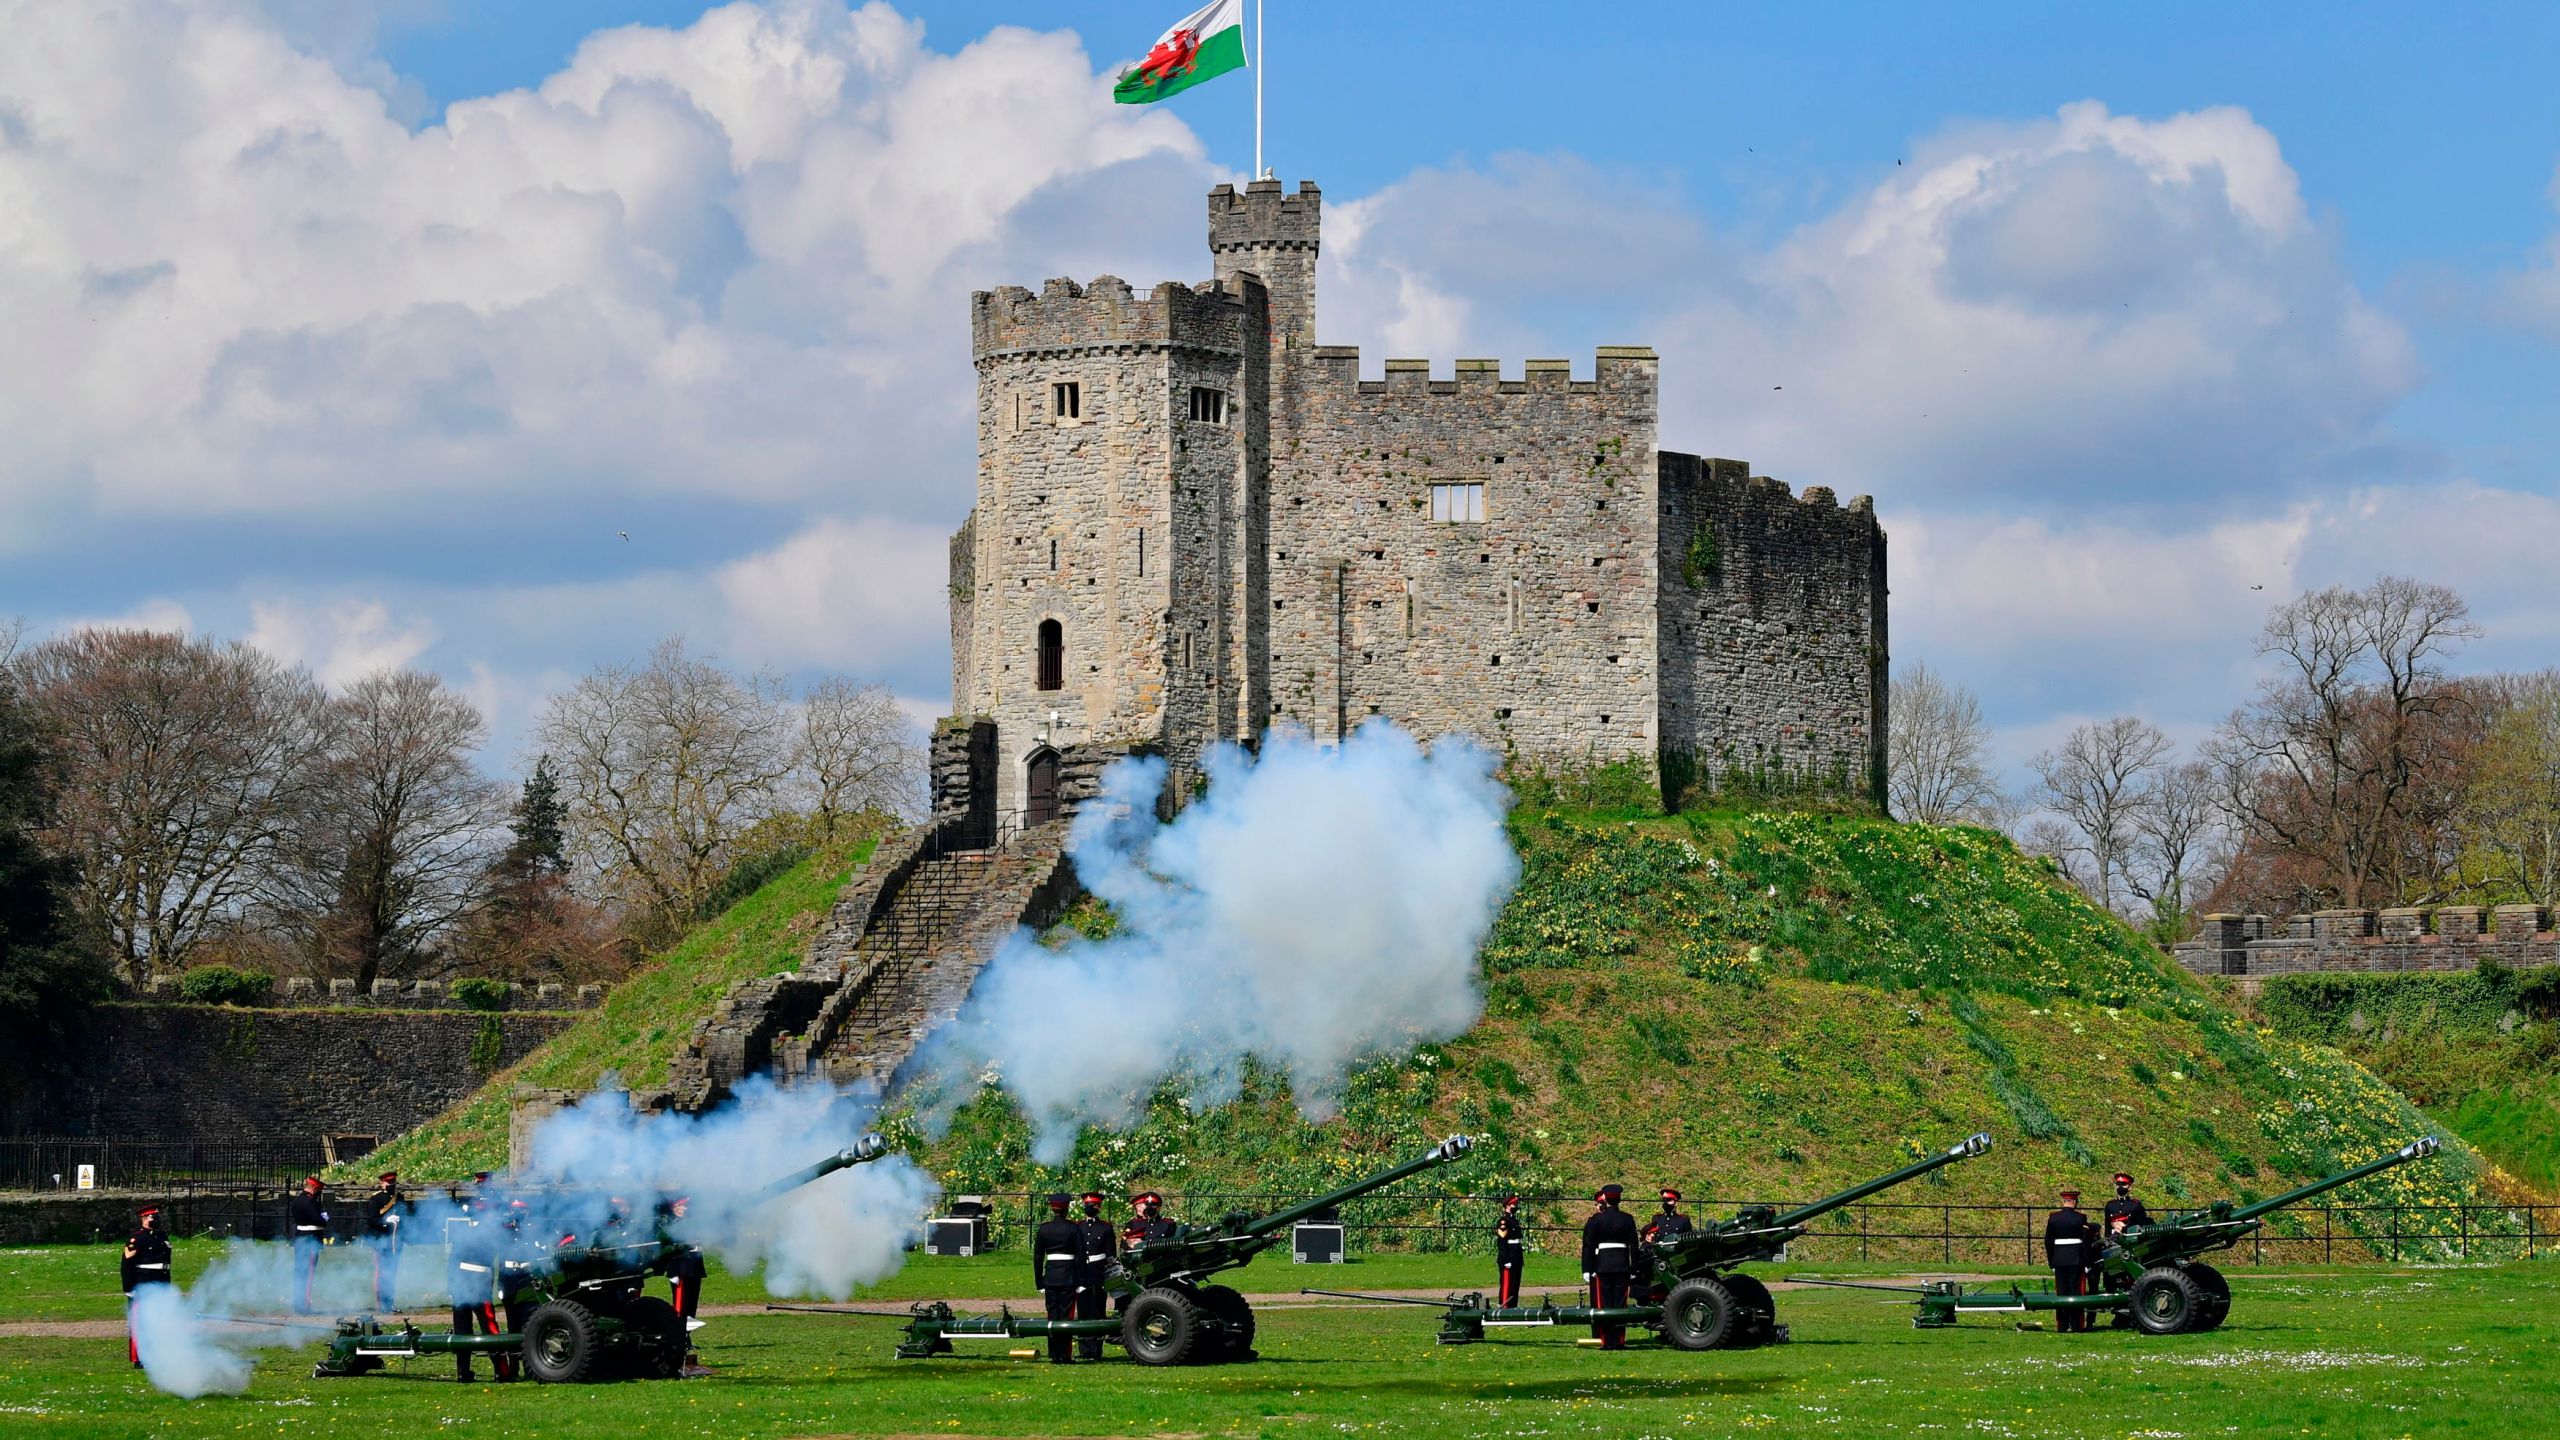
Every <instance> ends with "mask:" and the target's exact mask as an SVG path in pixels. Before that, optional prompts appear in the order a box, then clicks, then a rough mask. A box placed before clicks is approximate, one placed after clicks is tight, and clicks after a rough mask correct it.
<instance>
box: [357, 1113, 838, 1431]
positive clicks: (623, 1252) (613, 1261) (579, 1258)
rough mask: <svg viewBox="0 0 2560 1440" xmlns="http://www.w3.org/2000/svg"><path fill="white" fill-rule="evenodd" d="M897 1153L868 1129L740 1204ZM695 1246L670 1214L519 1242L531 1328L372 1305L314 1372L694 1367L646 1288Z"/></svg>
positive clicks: (672, 1322)
mask: <svg viewBox="0 0 2560 1440" xmlns="http://www.w3.org/2000/svg"><path fill="white" fill-rule="evenodd" d="M888 1153H889V1146H888V1143H887V1142H886V1141H884V1140H882V1139H881V1138H880V1137H879V1136H877V1135H865V1136H863V1137H862V1138H861V1140H859V1141H857V1142H856V1143H855V1144H854V1145H853V1147H852V1148H851V1149H847V1150H839V1151H837V1152H836V1153H835V1154H833V1155H830V1156H827V1157H826V1158H825V1159H823V1160H820V1161H818V1162H817V1163H815V1164H813V1165H810V1166H807V1167H806V1168H804V1169H800V1170H795V1171H793V1172H792V1173H791V1174H789V1175H785V1176H783V1177H782V1178H781V1179H779V1180H776V1181H774V1182H772V1183H771V1184H769V1185H766V1186H764V1187H762V1188H761V1189H758V1190H757V1191H755V1192H754V1193H753V1194H750V1195H748V1196H747V1197H746V1198H745V1200H744V1201H743V1202H742V1203H741V1207H740V1208H741V1209H745V1208H751V1207H753V1206H757V1205H761V1204H764V1203H765V1202H767V1201H770V1200H772V1199H774V1198H776V1197H777V1196H780V1195H782V1194H785V1193H786V1192H789V1191H792V1190H797V1189H799V1188H800V1187H801V1186H803V1185H806V1184H809V1183H810V1182H812V1181H815V1180H819V1179H823V1178H824V1177H826V1176H829V1175H832V1174H834V1173H835V1172H837V1171H839V1170H847V1169H851V1168H852V1167H854V1166H856V1165H862V1164H867V1163H869V1162H870V1161H873V1160H877V1159H880V1158H881V1157H882V1156H885V1155H887V1154H888ZM625 1236H629V1238H624V1237H625ZM692 1248H693V1247H692V1246H690V1245H687V1244H685V1243H684V1242H682V1241H680V1240H677V1239H675V1238H674V1237H673V1236H671V1235H669V1234H668V1233H667V1229H666V1226H665V1224H664V1222H663V1221H661V1222H660V1223H658V1224H655V1225H653V1226H652V1227H651V1228H650V1229H649V1231H648V1232H647V1233H646V1234H643V1235H631V1233H630V1232H628V1231H625V1230H617V1229H612V1228H608V1229H607V1230H606V1231H605V1232H603V1233H601V1234H598V1235H597V1236H595V1237H594V1238H592V1239H590V1240H588V1241H586V1242H585V1243H583V1244H581V1243H577V1242H576V1241H575V1240H568V1241H564V1242H563V1243H562V1244H560V1245H558V1246H554V1247H551V1248H549V1249H548V1250H543V1249H541V1248H539V1247H531V1248H530V1249H529V1251H526V1252H519V1254H520V1255H525V1254H529V1255H530V1257H531V1261H532V1264H533V1267H534V1268H533V1271H532V1283H531V1284H530V1285H528V1286H526V1287H525V1288H524V1289H522V1290H520V1291H518V1292H517V1294H516V1297H515V1303H516V1304H519V1305H531V1306H533V1307H534V1308H533V1311H532V1313H531V1314H530V1315H528V1316H526V1317H525V1325H524V1329H523V1330H522V1331H520V1332H510V1333H508V1334H504V1335H467V1334H463V1333H460V1332H458V1331H443V1330H420V1329H419V1328H418V1327H416V1326H415V1325H400V1326H392V1327H387V1328H386V1327H385V1326H384V1325H382V1324H381V1323H380V1322H379V1321H378V1320H376V1319H375V1318H374V1317H373V1316H371V1315H360V1316H352V1317H349V1318H347V1319H343V1320H340V1321H339V1322H338V1327H337V1334H336V1335H335V1336H333V1337H332V1338H331V1339H330V1341H329V1349H328V1351H327V1353H325V1354H323V1355H322V1356H321V1357H320V1361H319V1363H318V1364H317V1365H314V1366H313V1367H312V1369H311V1373H312V1375H313V1377H315V1378H326V1377H330V1376H342V1375H362V1374H364V1373H366V1372H367V1371H371V1370H379V1369H381V1368H382V1362H383V1361H385V1360H388V1359H394V1358H401V1359H407V1358H414V1357H416V1356H420V1355H451V1354H455V1353H462V1354H484V1355H488V1354H500V1353H504V1352H507V1351H518V1352H520V1353H521V1354H522V1355H523V1357H524V1368H525V1373H526V1374H528V1375H531V1376H532V1377H533V1378H534V1379H536V1380H540V1381H543V1382H545V1383H547V1384H575V1383H577V1382H580V1381H585V1380H604V1379H613V1378H618V1377H621V1376H625V1375H630V1376H639V1377H642V1378H651V1379H672V1378H674V1377H675V1376H676V1375H677V1374H678V1373H680V1372H681V1371H682V1369H683V1368H684V1358H685V1352H686V1351H687V1350H688V1349H690V1348H691V1346H690V1343H689V1342H688V1341H687V1339H686V1336H685V1323H684V1320H683V1318H682V1317H680V1316H679V1315H677V1314H676V1309H675V1307H674V1306H672V1305H670V1304H668V1303H667V1302H666V1301H664V1300H661V1299H659V1298H657V1297H656V1296H654V1295H644V1294H642V1293H641V1289H642V1287H644V1286H645V1285H646V1284H647V1283H648V1281H649V1277H651V1276H653V1275H664V1274H666V1273H668V1272H669V1270H671V1269H672V1268H673V1267H674V1265H675V1263H676V1262H677V1260H678V1259H680V1258H681V1257H682V1256H684V1255H685V1254H686V1253H687V1252H688V1251H690V1250H691V1249H692Z"/></svg>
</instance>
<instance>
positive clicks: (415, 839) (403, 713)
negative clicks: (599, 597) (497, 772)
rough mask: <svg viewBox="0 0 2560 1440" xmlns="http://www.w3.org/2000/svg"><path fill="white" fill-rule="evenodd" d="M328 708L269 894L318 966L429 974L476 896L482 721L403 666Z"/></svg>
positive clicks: (491, 832)
mask: <svg viewBox="0 0 2560 1440" xmlns="http://www.w3.org/2000/svg"><path fill="white" fill-rule="evenodd" d="M329 710H330V718H331V722H332V724H331V727H330V728H331V736H330V745H329V752H328V755H327V757H326V760H325V762H324V763H323V764H322V766H321V768H320V773H319V775H318V777H317V779H318V783H317V785H316V786H315V789H314V794H313V796H312V804H311V807H310V815H309V819H308V820H307V821H306V822H305V824H304V825H303V826H302V828H301V831H300V833H299V835H298V836H297V837H296V839H295V843H294V844H293V845H291V846H290V847H288V856H289V859H290V860H291V862H292V863H291V864H290V865H288V866H287V867H286V869H285V871H284V874H283V876H282V881H283V883H282V885H280V887H279V893H278V896H277V899H278V900H279V901H280V902H281V904H280V909H281V911H282V914H283V915H284V916H285V917H288V918H290V919H291V920H293V921H298V922H299V923H298V924H297V926H296V928H298V929H301V930H303V931H304V932H305V934H306V936H307V945H308V948H309V952H310V954H311V958H312V961H313V964H314V968H315V969H316V970H317V972H318V973H319V974H321V975H323V976H328V977H332V978H335V977H341V976H344V977H350V978H352V979H354V980H355V982H356V984H357V985H358V986H359V987H368V986H370V985H372V983H373V982H374V980H375V978H376V977H377V976H382V975H386V974H388V975H412V974H418V973H421V972H423V971H426V970H429V969H432V968H434V961H435V958H436V957H437V955H438V953H439V951H440V950H441V949H442V948H443V946H444V944H445V942H446V941H447V940H449V939H450V938H451V935H452V931H453V928H454V926H455V925H456V924H457V923H458V922H459V921H460V920H461V919H462V918H463V917H464V916H465V915H466V914H467V913H469V912H470V910H471V909H472V907H473V905H474V904H475V903H476V902H477V900H478V898H479V893H480V889H481V881H482V878H483V877H484V875H485V874H486V872H487V869H488V858H489V853H490V850H491V848H492V845H493V842H494V839H495V836H496V833H497V825H498V819H499V806H498V798H497V791H496V789H495V787H493V786H492V785H491V784H490V782H489V781H488V780H487V779H486V778H485V777H483V776H482V775H481V774H480V773H479V771H478V770H477V769H476V768H475V767H474V765H473V763H472V756H473V753H474V752H475V751H477V750H478V749H479V747H480V744H481V741H482V740H483V739H484V738H485V737H486V736H487V734H488V725H487V723H486V722H485V721H483V720H482V719H481V718H480V712H479V711H478V710H477V709H476V708H474V707H473V706H472V704H471V702H470V701H468V700H466V699H464V698H462V697H461V696H459V695H456V694H454V693H453V692H452V691H450V690H447V689H446V688H444V685H443V683H442V682H441V681H439V680H437V679H436V677H434V676H432V675H427V674H422V673H420V672H418V671H415V670H402V671H396V672H387V673H382V674H376V675H371V676H367V677H366V678H365V679H362V680H359V681H357V682H356V683H355V684H354V685H353V686H351V687H349V688H348V690H347V691H346V693H345V694H343V695H341V696H339V697H338V698H337V699H335V700H333V701H331V702H330V705H329Z"/></svg>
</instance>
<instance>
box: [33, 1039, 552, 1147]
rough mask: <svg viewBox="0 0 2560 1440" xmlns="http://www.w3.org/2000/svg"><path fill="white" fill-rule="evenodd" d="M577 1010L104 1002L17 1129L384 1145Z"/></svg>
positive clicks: (315, 1144)
mask: <svg viewBox="0 0 2560 1440" xmlns="http://www.w3.org/2000/svg"><path fill="white" fill-rule="evenodd" d="M574 1019H575V1017H574V1016H570V1015H562V1014H542V1013H534V1012H527V1013H521V1014H518V1013H504V1014H472V1013H467V1012H461V1013H457V1012H441V1013H431V1012H421V1011H402V1010H349V1009H325V1010H324V1009H313V1010H242V1009H235V1008H232V1007H230V1006H222V1005H151V1004H130V1005H104V1006H100V1007H99V1008H98V1010H97V1011H96V1012H95V1016H94V1022H95V1025H94V1030H93V1033H92V1035H91V1043H90V1044H89V1045H88V1047H87V1048H86V1049H85V1050H83V1051H82V1052H81V1057H80V1060H79V1063H78V1065H77V1067H76V1069H75V1070H74V1072H73V1073H72V1075H71V1076H70V1077H69V1079H68V1080H67V1081H65V1082H63V1083H60V1084H56V1085H52V1086H49V1087H48V1088H47V1089H46V1091H45V1092H44V1094H43V1095H42V1096H40V1097H37V1098H36V1099H35V1100H34V1101H33V1103H32V1104H31V1105H30V1106H29V1108H28V1110H27V1111H26V1112H25V1113H20V1114H14V1115H11V1116H10V1117H8V1119H9V1125H10V1128H11V1129H12V1130H14V1131H16V1132H18V1133H21V1134H53V1135H102V1136H113V1137H115V1138H117V1139H122V1140H166V1141H181V1142H183V1141H190V1140H194V1141H212V1140H242V1141H252V1140H254V1141H276V1140H290V1139H308V1140H310V1141H311V1142H312V1144H313V1147H314V1149H315V1150H316V1149H317V1147H318V1145H319V1140H320V1137H321V1136H322V1135H374V1136H379V1137H381V1138H382V1139H385V1140H388V1139H389V1138H391V1137H392V1136H394V1135H398V1134H400V1133H402V1132H403V1131H406V1130H409V1129H412V1128H414V1127H416V1126H418V1125H420V1124H423V1123H424V1122H426V1121H427V1120H429V1119H431V1118H433V1117H434V1116H435V1115H436V1114H437V1113H438V1112H439V1111H441V1110H443V1109H444V1108H445V1107H446V1106H448V1105H451V1104H453V1103H454V1102H456V1101H458V1100H461V1099H462V1098H464V1097H465V1096H467V1095H469V1094H470V1093H471V1092H472V1091H474V1090H476V1089H478V1088H479V1086H480V1083H481V1082H482V1081H484V1080H486V1079H487V1078H488V1077H489V1075H490V1074H492V1073H494V1072H495V1071H496V1070H498V1069H503V1068H504V1067H506V1066H509V1065H513V1064H514V1063H516V1062H517V1061H518V1060H521V1059H523V1058H524V1057H525V1056H526V1055H527V1054H529V1053H530V1052H531V1051H532V1050H533V1048H534V1047H535V1046H537V1045H540V1044H541V1043H542V1042H543V1041H545V1040H548V1039H550V1038H551V1037H552V1036H554V1035H556V1034H558V1033H560V1032H561V1031H562V1030H563V1029H566V1028H567V1027H568V1026H569V1025H570V1024H571V1023H572V1022H573V1020H574Z"/></svg>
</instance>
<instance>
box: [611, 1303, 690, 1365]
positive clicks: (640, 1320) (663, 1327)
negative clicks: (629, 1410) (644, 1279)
mask: <svg viewBox="0 0 2560 1440" xmlns="http://www.w3.org/2000/svg"><path fill="white" fill-rule="evenodd" d="M622 1319H623V1323H624V1324H627V1325H629V1326H630V1327H631V1328H632V1329H633V1330H635V1331H638V1332H639V1337H640V1365H639V1370H640V1376H641V1378H642V1379H646V1380H673V1379H675V1378H676V1377H677V1376H679V1375H682V1374H683V1373H684V1356H685V1351H687V1350H689V1349H691V1348H692V1347H691V1346H690V1345H688V1344H687V1343H686V1340H685V1329H684V1317H683V1316H681V1315H678V1314H677V1313H676V1307H674V1306H673V1305H670V1304H668V1303H667V1302H666V1301H664V1300H661V1299H659V1298H658V1297H657V1296H655V1295H643V1296H641V1297H640V1298H639V1299H637V1300H634V1301H632V1302H631V1303H630V1304H629V1305H626V1306H624V1307H623V1312H622Z"/></svg>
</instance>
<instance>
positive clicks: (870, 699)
mask: <svg viewBox="0 0 2560 1440" xmlns="http://www.w3.org/2000/svg"><path fill="white" fill-rule="evenodd" d="M800 758H801V762H802V764H803V765H804V766H805V767H806V770H807V778H808V785H809V791H810V796H811V806H810V810H811V813H810V819H811V821H812V822H814V824H815V826H816V829H817V832H818V833H819V834H820V835H822V836H824V837H826V838H828V839H833V838H835V834H836V829H837V827H838V826H839V825H840V824H842V823H843V822H844V820H845V819H847V818H848V817H850V816H853V815H856V814H859V813H861V812H862V811H865V810H876V811H879V812H881V813H883V814H889V815H896V816H900V817H903V818H907V819H913V818H915V817H916V816H917V815H918V814H919V813H921V806H920V803H919V802H920V800H921V798H922V795H923V788H924V754H923V751H922V750H921V749H920V748H919V747H918V746H917V745H916V743H915V739H914V727H913V726H911V725H910V724H909V723H908V722H907V717H906V716H905V714H903V713H902V712H900V711H899V709H898V702H897V701H896V700H894V699H893V698H891V697H890V694H889V691H888V689H887V687H885V686H881V685H860V684H856V683H855V682H853V681H851V680H847V679H844V678H842V677H840V676H839V677H830V678H828V679H825V680H821V681H819V682H818V683H817V684H815V685H812V686H810V687H809V691H808V693H807V695H805V696H804V697H803V698H802V699H801V702H800Z"/></svg>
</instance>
